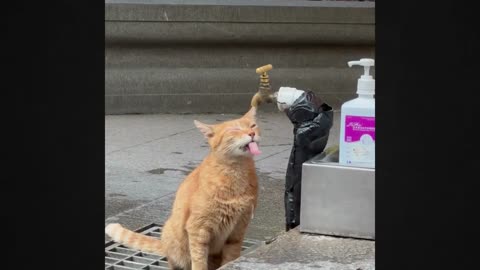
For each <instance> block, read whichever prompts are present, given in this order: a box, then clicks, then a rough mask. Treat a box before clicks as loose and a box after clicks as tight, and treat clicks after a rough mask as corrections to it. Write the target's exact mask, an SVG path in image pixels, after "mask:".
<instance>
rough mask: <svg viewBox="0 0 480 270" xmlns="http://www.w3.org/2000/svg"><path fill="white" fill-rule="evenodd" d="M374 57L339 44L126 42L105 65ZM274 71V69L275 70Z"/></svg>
mask: <svg viewBox="0 0 480 270" xmlns="http://www.w3.org/2000/svg"><path fill="white" fill-rule="evenodd" d="M361 57H371V58H373V57H374V51H373V50H372V47H371V46H361V45H358V46H339V45H306V46H296V45H295V44H292V45H278V44H277V45H271V46H270V45H269V46H267V45H263V46H261V45H244V46H240V45H234V44H231V45H195V46H193V45H182V46H180V45H178V46H167V45H152V44H150V45H145V46H140V45H124V46H118V45H117V46H115V45H111V46H107V49H106V50H105V68H106V69H109V68H194V67H202V68H247V69H251V71H252V72H253V73H255V68H256V67H258V66H262V65H265V64H272V65H273V67H274V70H275V69H276V68H320V67H336V68H345V67H347V62H348V61H351V60H352V59H358V58H361ZM273 72H274V71H273Z"/></svg>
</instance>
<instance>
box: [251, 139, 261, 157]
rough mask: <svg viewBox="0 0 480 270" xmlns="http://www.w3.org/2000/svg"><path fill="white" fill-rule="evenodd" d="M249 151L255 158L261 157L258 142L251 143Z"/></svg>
mask: <svg viewBox="0 0 480 270" xmlns="http://www.w3.org/2000/svg"><path fill="white" fill-rule="evenodd" d="M248 150H250V153H251V154H252V155H254V156H256V155H260V154H261V153H262V152H260V150H259V149H258V145H257V143H256V142H251V143H249V144H248Z"/></svg>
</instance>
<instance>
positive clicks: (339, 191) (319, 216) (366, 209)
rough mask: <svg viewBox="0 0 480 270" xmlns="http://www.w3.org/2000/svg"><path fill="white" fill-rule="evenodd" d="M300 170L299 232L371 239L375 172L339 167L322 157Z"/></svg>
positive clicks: (373, 225)
mask: <svg viewBox="0 0 480 270" xmlns="http://www.w3.org/2000/svg"><path fill="white" fill-rule="evenodd" d="M302 167H303V168H302V190H301V192H302V197H301V206H300V226H299V230H300V231H301V232H306V233H317V234H326V235H336V236H346V237H356V238H366V239H375V169H370V168H360V167H351V166H342V165H339V164H338V162H332V161H331V160H330V161H329V160H328V158H325V154H324V153H321V154H319V155H317V156H316V157H314V158H312V159H311V160H309V161H307V162H305V163H303V166H302Z"/></svg>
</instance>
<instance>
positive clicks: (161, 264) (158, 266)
mask: <svg viewBox="0 0 480 270" xmlns="http://www.w3.org/2000/svg"><path fill="white" fill-rule="evenodd" d="M136 232H138V233H141V234H145V235H148V236H152V237H157V238H159V237H160V235H161V234H162V226H161V225H158V224H155V223H152V224H150V225H147V226H145V227H143V228H140V229H138V230H136ZM262 243H263V242H262V241H258V240H252V239H244V241H243V245H242V254H245V253H248V252H250V251H252V250H254V249H255V248H257V247H258V246H260V245H261V244H262ZM105 269H106V270H107V269H108V270H132V269H148V270H164V269H169V268H168V263H167V258H166V257H164V256H159V255H156V254H152V253H147V252H142V251H137V250H133V249H130V248H128V247H125V246H123V245H121V244H119V243H115V242H114V241H109V242H107V243H105Z"/></svg>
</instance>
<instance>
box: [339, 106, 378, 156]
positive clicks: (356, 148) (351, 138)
mask: <svg viewBox="0 0 480 270" xmlns="http://www.w3.org/2000/svg"><path fill="white" fill-rule="evenodd" d="M344 140H345V141H344V142H345V144H344V145H345V146H346V149H345V150H346V151H345V157H346V162H347V164H354V163H357V164H365V163H374V162H375V117H366V116H352V115H347V116H346V117H345V138H344Z"/></svg>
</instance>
